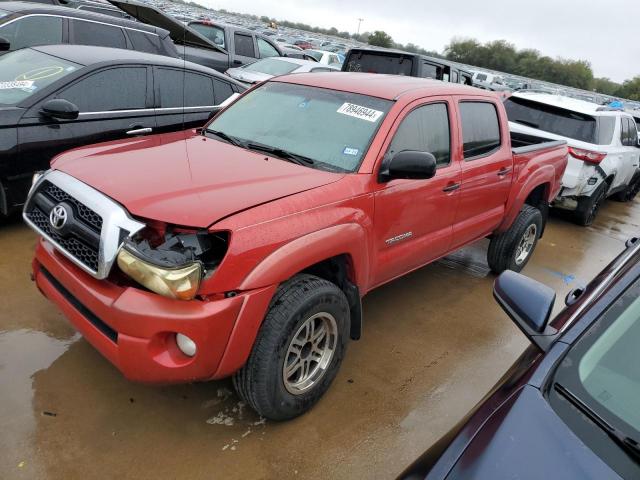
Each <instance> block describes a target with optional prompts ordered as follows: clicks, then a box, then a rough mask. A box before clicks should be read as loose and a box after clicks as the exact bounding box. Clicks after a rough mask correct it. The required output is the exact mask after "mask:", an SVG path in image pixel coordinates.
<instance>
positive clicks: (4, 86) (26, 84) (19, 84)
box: [0, 80, 33, 90]
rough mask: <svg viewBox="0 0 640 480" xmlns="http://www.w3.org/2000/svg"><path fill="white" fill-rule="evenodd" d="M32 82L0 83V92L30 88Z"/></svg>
mask: <svg viewBox="0 0 640 480" xmlns="http://www.w3.org/2000/svg"><path fill="white" fill-rule="evenodd" d="M31 87H33V80H18V81H14V82H0V90H12V89H14V88H31Z"/></svg>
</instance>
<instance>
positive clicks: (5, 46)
mask: <svg viewBox="0 0 640 480" xmlns="http://www.w3.org/2000/svg"><path fill="white" fill-rule="evenodd" d="M10 48H11V42H10V41H9V40H7V39H6V38H4V37H0V52H8V51H9V49H10Z"/></svg>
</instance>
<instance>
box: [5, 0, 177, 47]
mask: <svg viewBox="0 0 640 480" xmlns="http://www.w3.org/2000/svg"><path fill="white" fill-rule="evenodd" d="M111 8H112V9H113V7H111ZM122 13H124V12H122ZM0 38H1V39H2V40H0V44H3V45H4V46H0V55H2V54H3V53H4V52H5V51H13V50H19V49H21V48H26V47H35V46H39V45H56V44H72V45H94V46H98V47H111V48H122V49H127V50H136V51H138V52H146V53H154V54H157V55H166V56H169V57H178V51H177V50H176V46H175V45H174V44H173V42H172V41H171V38H170V36H169V32H168V31H167V30H163V29H161V28H156V27H153V26H148V25H143V24H142V23H139V22H134V21H132V20H126V19H123V18H114V16H113V15H108V14H105V12H100V13H96V12H94V11H87V10H86V9H79V8H67V7H61V6H56V5H39V4H37V3H33V2H3V1H0Z"/></svg>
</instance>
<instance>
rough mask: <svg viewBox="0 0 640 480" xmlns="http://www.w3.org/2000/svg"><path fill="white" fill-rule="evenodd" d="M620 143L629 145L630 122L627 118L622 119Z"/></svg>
mask: <svg viewBox="0 0 640 480" xmlns="http://www.w3.org/2000/svg"><path fill="white" fill-rule="evenodd" d="M620 142H622V145H629V122H627V119H626V118H625V117H620Z"/></svg>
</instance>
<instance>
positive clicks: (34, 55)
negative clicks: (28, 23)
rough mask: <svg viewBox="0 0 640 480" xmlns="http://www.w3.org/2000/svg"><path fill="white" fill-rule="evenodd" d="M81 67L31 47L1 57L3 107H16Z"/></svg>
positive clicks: (0, 75) (0, 81)
mask: <svg viewBox="0 0 640 480" xmlns="http://www.w3.org/2000/svg"><path fill="white" fill-rule="evenodd" d="M81 67H82V65H79V64H77V63H73V62H69V61H67V60H63V59H61V58H58V57H54V56H52V55H47V54H46V53H42V52H39V51H37V50H32V49H30V48H27V49H23V50H17V51H15V52H9V53H7V54H5V55H3V56H1V57H0V105H16V104H18V103H20V102H21V101H23V100H24V99H26V98H28V97H30V96H31V95H33V94H34V93H35V92H37V91H38V90H41V89H42V88H44V87H46V86H48V85H50V84H51V83H53V82H55V81H57V80H60V79H61V78H63V77H64V76H66V75H69V74H70V73H71V72H73V71H75V70H77V69H79V68H81Z"/></svg>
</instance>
